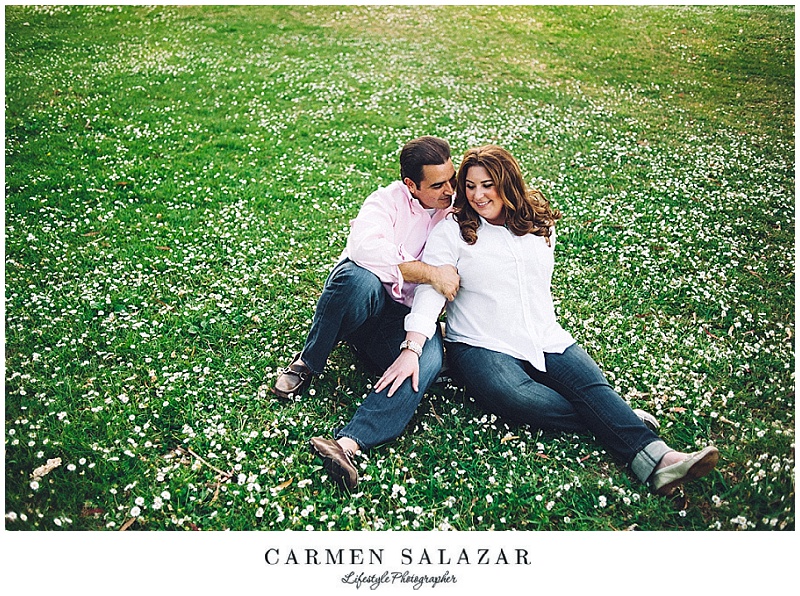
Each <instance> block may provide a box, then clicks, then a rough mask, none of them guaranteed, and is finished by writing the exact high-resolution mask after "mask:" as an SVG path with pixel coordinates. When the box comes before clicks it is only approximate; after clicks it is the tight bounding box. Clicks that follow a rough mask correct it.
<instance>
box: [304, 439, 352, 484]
mask: <svg viewBox="0 0 800 596" xmlns="http://www.w3.org/2000/svg"><path fill="white" fill-rule="evenodd" d="M308 444H309V446H310V447H311V451H312V452H313V453H316V454H317V455H319V456H320V457H321V458H322V465H323V466H324V467H325V469H326V470H327V471H328V473H329V474H330V475H331V478H333V479H334V480H336V481H337V482H339V483H341V484H343V485H344V486H346V487H347V488H350V489H353V488H355V487H356V486H358V470H357V469H356V466H355V464H354V463H353V459H352V457H353V454H352V453H351V452H350V451H345V450H344V449H342V446H341V445H339V443H337V442H336V441H334V440H333V439H324V438H322V437H314V438H313V439H311V440H310V441H309V442H308Z"/></svg>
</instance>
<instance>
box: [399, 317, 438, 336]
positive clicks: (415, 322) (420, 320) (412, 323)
mask: <svg viewBox="0 0 800 596" xmlns="http://www.w3.org/2000/svg"><path fill="white" fill-rule="evenodd" d="M405 330H406V331H414V332H415V333H421V334H422V335H424V336H425V337H427V338H428V339H430V338H432V337H433V334H434V333H436V321H433V323H431V322H430V321H429V320H428V317H425V316H422V315H418V314H414V313H413V312H412V313H409V314H407V315H406V318H405Z"/></svg>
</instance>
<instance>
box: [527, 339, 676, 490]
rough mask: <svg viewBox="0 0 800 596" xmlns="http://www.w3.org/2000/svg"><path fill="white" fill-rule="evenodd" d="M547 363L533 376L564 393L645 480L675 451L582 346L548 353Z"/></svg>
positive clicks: (599, 435)
mask: <svg viewBox="0 0 800 596" xmlns="http://www.w3.org/2000/svg"><path fill="white" fill-rule="evenodd" d="M545 366H546V367H547V371H546V372H542V371H537V370H534V371H533V372H532V376H533V378H534V379H535V380H537V381H539V382H540V383H542V384H544V385H547V386H548V387H550V388H551V389H553V390H554V391H556V392H558V393H559V394H560V395H562V396H564V398H566V399H567V400H568V401H569V403H570V404H571V405H572V407H573V408H575V410H576V411H577V413H578V415H579V416H580V417H581V419H582V420H583V421H584V423H585V424H586V426H587V427H588V429H589V430H590V431H591V432H592V433H593V434H594V435H595V437H597V440H598V441H600V442H601V443H602V444H603V445H604V446H605V447H606V448H608V449H609V450H610V451H611V452H612V453H613V454H614V455H616V456H617V457H620V458H621V459H623V460H624V461H625V462H626V463H628V464H630V466H631V469H632V470H633V473H634V474H635V475H636V476H637V477H638V478H639V479H640V480H642V481H643V482H645V481H646V480H647V479H648V478H649V477H650V475H651V474H652V472H653V470H654V469H655V467H656V465H657V464H658V462H659V461H661V459H662V458H663V457H664V455H665V454H666V453H667V452H669V451H671V450H670V448H669V447H668V446H667V444H666V443H664V442H663V441H661V440H660V439H659V437H658V435H656V434H655V433H654V432H653V431H651V430H650V429H649V428H647V427H646V426H645V425H644V423H643V422H642V421H641V420H640V419H639V417H638V416H637V415H636V414H635V413H634V412H633V410H632V409H631V407H630V406H629V405H628V404H627V403H626V402H625V400H623V399H622V398H621V397H620V396H619V395H618V394H617V393H616V392H615V391H614V389H613V388H612V387H611V385H610V384H609V383H608V381H607V380H606V378H605V375H604V374H603V373H602V371H601V370H600V368H599V367H598V366H597V364H596V363H595V361H594V360H592V358H591V356H589V355H588V354H587V353H586V351H585V350H584V349H583V348H581V347H580V346H579V345H577V344H573V345H572V346H570V347H569V348H567V349H566V350H565V351H564V353H563V354H545Z"/></svg>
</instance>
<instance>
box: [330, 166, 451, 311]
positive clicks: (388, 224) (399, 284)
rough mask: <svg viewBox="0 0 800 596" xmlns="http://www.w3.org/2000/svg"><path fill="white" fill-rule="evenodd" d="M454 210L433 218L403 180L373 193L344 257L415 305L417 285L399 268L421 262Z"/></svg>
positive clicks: (353, 226) (394, 295) (398, 299)
mask: <svg viewBox="0 0 800 596" xmlns="http://www.w3.org/2000/svg"><path fill="white" fill-rule="evenodd" d="M450 211H451V209H438V210H436V211H435V212H434V214H433V216H431V215H430V214H429V213H428V211H426V209H425V208H424V207H423V206H422V204H421V203H420V202H419V201H418V200H417V199H415V198H414V197H412V196H411V193H410V192H409V190H408V188H407V187H406V185H405V184H403V183H402V182H401V181H399V180H397V181H395V182H392V183H391V184H390V185H389V186H387V187H385V188H380V189H378V190H376V191H375V192H374V193H372V194H371V195H370V196H369V197H367V200H366V201H364V204H363V205H362V206H361V210H360V211H359V212H358V216H356V218H355V219H354V220H352V221H351V222H350V235H349V236H348V237H347V246H346V247H345V249H344V252H343V253H342V256H341V258H342V259H344V258H345V257H349V258H350V260H351V261H353V262H354V263H356V264H357V265H360V266H361V267H363V268H364V269H366V270H368V271H371V272H372V273H374V274H375V275H376V276H378V279H380V280H381V282H383V285H384V287H385V288H386V291H387V292H389V295H390V296H391V297H392V299H394V300H395V301H396V302H399V303H401V304H405V305H406V306H409V307H410V306H411V303H412V301H413V299H414V289H415V288H416V287H417V284H414V283H410V282H405V283H404V282H403V276H402V274H401V273H400V268H399V265H400V264H401V263H407V262H409V261H419V260H420V257H422V251H423V249H424V248H425V242H426V241H427V239H428V234H430V232H431V230H433V228H434V227H435V226H436V224H438V223H439V222H440V221H442V220H443V219H444V218H445V217H446V216H447V214H448V213H450Z"/></svg>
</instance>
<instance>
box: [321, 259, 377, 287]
mask: <svg viewBox="0 0 800 596" xmlns="http://www.w3.org/2000/svg"><path fill="white" fill-rule="evenodd" d="M328 285H329V286H330V287H331V288H336V289H337V290H346V291H348V292H358V293H362V292H363V293H379V292H383V291H384V290H383V284H382V283H381V280H380V279H378V276H377V275H375V274H374V273H372V272H371V271H368V270H366V269H364V268H363V267H361V266H359V265H356V264H355V263H353V262H352V261H347V262H346V263H342V264H341V265H339V266H338V267H336V269H334V271H333V273H331V277H330V279H329V280H328Z"/></svg>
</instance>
